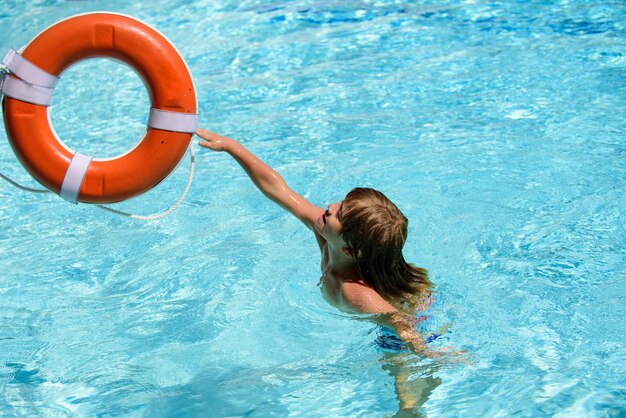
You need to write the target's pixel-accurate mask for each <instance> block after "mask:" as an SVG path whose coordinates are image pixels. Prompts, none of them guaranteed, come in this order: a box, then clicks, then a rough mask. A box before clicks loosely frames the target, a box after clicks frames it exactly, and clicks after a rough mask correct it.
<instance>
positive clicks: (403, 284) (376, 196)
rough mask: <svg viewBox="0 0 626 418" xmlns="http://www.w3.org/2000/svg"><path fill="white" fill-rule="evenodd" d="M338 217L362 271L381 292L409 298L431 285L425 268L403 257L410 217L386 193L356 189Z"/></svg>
mask: <svg viewBox="0 0 626 418" xmlns="http://www.w3.org/2000/svg"><path fill="white" fill-rule="evenodd" d="M339 220H340V221H341V236H342V237H343V240H344V241H345V242H346V244H347V246H348V248H349V249H350V252H351V255H352V259H353V261H354V264H355V266H356V268H357V271H358V272H359V275H360V276H361V278H362V279H363V280H364V281H365V282H366V283H368V284H369V285H371V286H372V287H373V288H374V289H375V290H376V291H377V292H378V293H379V294H380V295H381V296H383V297H385V298H387V299H394V300H397V299H404V300H407V301H408V300H411V299H413V298H414V297H415V296H417V295H420V294H423V293H425V292H428V291H429V290H430V289H431V288H432V283H431V282H430V280H429V279H428V273H427V272H426V270H424V269H422V268H419V267H415V266H413V265H410V264H408V263H407V262H406V261H405V260H404V257H403V255H402V248H403V247H404V243H405V241H406V238H407V228H408V220H407V218H406V217H405V216H404V215H403V214H402V212H401V211H400V209H398V207H397V206H396V205H395V204H394V203H393V202H392V201H391V200H389V199H388V198H387V197H386V196H385V195H384V194H382V193H381V192H379V191H377V190H374V189H369V188H356V189H353V190H352V191H351V192H350V193H348V194H347V195H346V197H345V199H344V200H343V203H342V205H341V211H340V213H339Z"/></svg>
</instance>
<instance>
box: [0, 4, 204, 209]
mask: <svg viewBox="0 0 626 418" xmlns="http://www.w3.org/2000/svg"><path fill="white" fill-rule="evenodd" d="M21 55H22V57H23V58H25V59H26V60H28V61H30V62H31V63H32V64H34V65H36V66H37V67H39V68H40V69H42V70H44V71H46V72H47V73H50V74H52V75H54V76H59V75H60V74H61V73H62V72H63V70H64V69H66V68H67V67H69V66H70V65H72V64H74V63H76V62H77V61H80V60H83V59H86V58H93V57H109V58H113V59H116V60H120V61H123V62H125V63H126V64H128V65H130V66H131V67H132V68H133V69H135V71H137V73H138V75H139V76H140V77H141V79H142V80H143V81H144V84H145V85H146V87H147V89H148V94H149V97H150V102H151V107H152V108H153V109H159V110H163V111H169V112H176V113H178V114H191V115H195V114H196V107H197V106H196V94H195V90H194V86H193V81H192V79H191V75H190V73H189V69H188V68H187V66H186V64H185V62H184V60H183V59H182V57H181V56H180V54H179V53H178V51H177V50H176V48H175V47H174V46H173V45H172V44H171V43H170V42H169V41H168V40H167V39H166V38H165V37H164V36H163V35H162V34H160V33H159V32H157V31H156V30H154V29H153V28H151V27H150V26H148V25H146V24H145V23H143V22H140V21H138V20H136V19H133V18H131V17H128V16H124V15H119V14H111V13H89V14H84V15H78V16H74V17H71V18H68V19H66V20H63V21H60V22H58V23H56V24H54V25H52V26H51V27H49V28H47V29H46V30H44V31H43V32H42V33H40V34H39V35H38V36H36V37H35V38H34V39H33V40H32V41H31V42H30V43H29V44H28V45H27V46H26V48H25V49H24V50H23V52H22V54H21ZM11 77H14V78H15V76H14V75H11ZM3 110H4V122H5V126H6V131H7V136H8V137H9V141H10V143H11V146H12V148H13V150H14V151H15V154H16V155H17V157H18V159H19V160H20V162H21V163H22V165H23V166H24V167H25V168H26V169H27V170H28V172H30V174H31V175H32V176H33V177H34V178H35V179H37V181H39V182H40V183H41V184H43V185H44V186H46V187H47V188H48V189H50V190H52V191H54V192H55V193H60V192H61V186H62V183H63V181H64V177H65V175H66V172H67V171H68V166H69V165H70V162H71V161H72V158H73V157H74V152H73V151H72V150H70V149H68V148H67V147H66V146H65V145H64V144H63V143H62V142H61V141H60V140H59V138H58V137H57V136H56V134H55V133H54V130H53V129H52V126H51V123H50V119H49V116H48V109H47V106H45V105H38V104H32V103H27V102H25V101H22V100H19V99H15V98H11V97H8V96H5V98H4V106H3ZM192 135H193V134H192V133H191V132H190V130H189V129H188V131H187V132H173V131H170V130H163V129H157V128H151V127H148V128H147V130H146V133H145V135H144V137H143V139H142V140H141V142H140V143H139V144H138V145H137V146H136V147H135V148H133V149H131V150H130V151H128V152H127V153H125V154H123V155H121V156H118V157H116V158H109V159H96V158H94V159H93V160H91V163H90V164H88V168H87V169H86V172H84V173H83V175H84V177H83V178H82V184H80V183H79V184H78V187H77V191H76V193H77V195H76V197H75V200H77V201H80V202H87V203H111V202H119V201H122V200H125V199H128V198H131V197H133V196H136V195H138V194H141V193H143V192H145V191H147V190H149V189H151V188H152V187H154V186H156V185H157V184H159V183H160V182H161V181H162V180H163V179H164V178H165V177H167V175H168V174H169V173H170V172H171V171H172V170H174V169H175V168H176V166H177V164H178V163H179V162H180V160H181V158H182V157H183V156H184V154H185V151H186V150H187V148H188V146H189V144H190V141H191V137H192ZM77 155H78V154H77ZM89 158H90V157H89Z"/></svg>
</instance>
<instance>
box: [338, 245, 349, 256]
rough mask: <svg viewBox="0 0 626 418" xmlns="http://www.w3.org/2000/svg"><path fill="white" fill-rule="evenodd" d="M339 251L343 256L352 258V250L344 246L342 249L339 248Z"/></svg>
mask: <svg viewBox="0 0 626 418" xmlns="http://www.w3.org/2000/svg"><path fill="white" fill-rule="evenodd" d="M341 251H342V252H343V253H344V254H345V255H348V256H350V257H352V249H351V248H350V247H348V246H347V245H344V246H343V247H341Z"/></svg>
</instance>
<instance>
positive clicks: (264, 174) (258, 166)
mask: <svg viewBox="0 0 626 418" xmlns="http://www.w3.org/2000/svg"><path fill="white" fill-rule="evenodd" d="M196 135H198V136H199V137H200V138H202V139H203V140H202V141H199V142H198V144H199V145H201V146H203V147H205V148H209V149H211V150H213V151H225V152H227V153H228V154H230V155H231V156H232V157H233V158H234V159H235V161H237V162H238V163H239V165H240V166H241V167H243V169H244V170H245V171H246V173H247V174H248V176H249V177H250V179H251V180H252V181H253V182H254V184H255V185H256V186H257V187H258V189H259V190H260V191H261V192H263V194H264V195H265V196H267V197H268V198H270V199H271V200H273V201H274V202H276V203H277V204H278V205H280V206H281V207H282V208H283V209H285V210H287V211H289V212H291V213H292V214H293V215H294V216H295V217H296V218H298V219H300V221H302V223H304V224H305V225H306V226H307V227H308V228H309V229H311V230H313V231H314V232H315V229H314V228H313V224H314V223H315V221H316V220H317V219H318V218H319V217H320V216H321V215H322V213H324V209H322V208H319V207H317V206H315V205H313V204H311V203H309V202H308V201H307V200H306V199H305V198H303V197H302V196H300V195H299V194H297V193H296V192H294V191H293V190H291V189H290V188H289V186H288V185H287V183H286V182H285V180H284V179H283V178H282V176H281V175H280V174H278V173H277V172H276V171H274V170H273V169H272V168H271V167H270V166H268V165H267V164H265V163H264V162H263V161H261V160H260V159H258V158H257V157H256V156H255V155H254V154H252V153H251V152H250V151H248V150H247V149H246V148H245V147H244V146H243V145H241V144H240V143H239V142H237V141H235V140H234V139H230V138H227V137H225V136H222V135H218V134H216V133H213V132H210V131H208V130H206V129H198V130H197V131H196ZM316 235H317V234H316Z"/></svg>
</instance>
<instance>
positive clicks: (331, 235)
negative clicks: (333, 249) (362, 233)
mask: <svg viewBox="0 0 626 418" xmlns="http://www.w3.org/2000/svg"><path fill="white" fill-rule="evenodd" d="M342 204H343V201H342V202H339V203H332V204H330V205H328V209H326V212H324V213H323V214H322V216H320V217H319V218H318V219H317V221H315V229H316V230H317V232H319V233H320V235H321V236H322V237H324V239H326V241H329V242H331V243H332V244H338V245H345V242H344V241H343V238H342V237H341V228H342V226H341V221H340V220H339V217H338V214H339V212H340V210H341V205H342Z"/></svg>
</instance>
